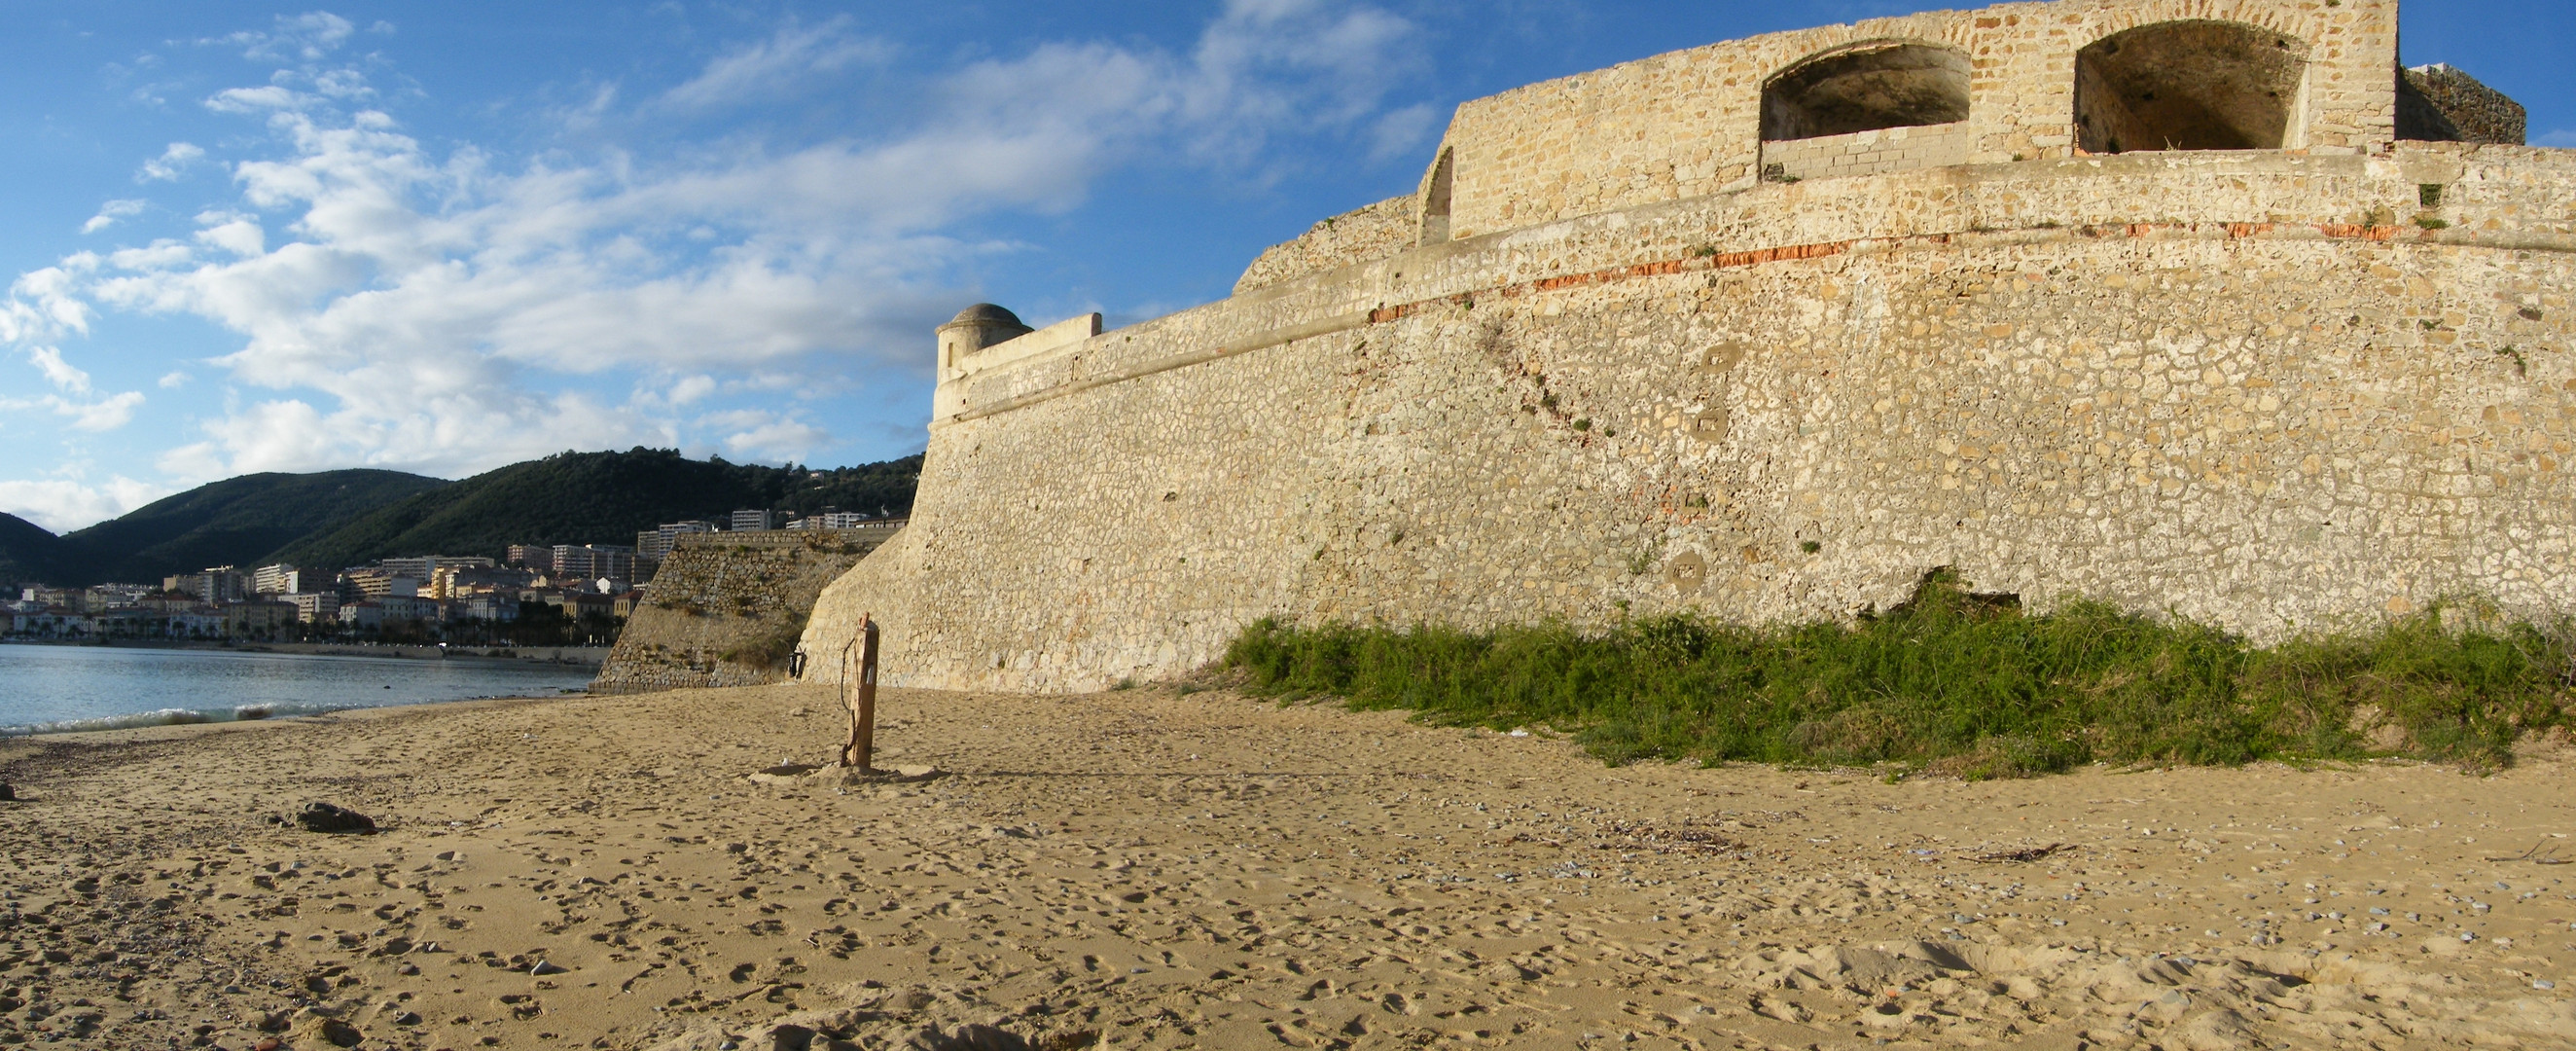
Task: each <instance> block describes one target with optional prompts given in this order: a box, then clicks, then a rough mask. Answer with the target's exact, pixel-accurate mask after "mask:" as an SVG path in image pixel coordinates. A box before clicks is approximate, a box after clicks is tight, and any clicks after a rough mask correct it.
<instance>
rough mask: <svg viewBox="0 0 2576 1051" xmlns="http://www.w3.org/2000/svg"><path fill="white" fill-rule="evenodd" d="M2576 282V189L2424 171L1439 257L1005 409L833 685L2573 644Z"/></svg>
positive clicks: (2466, 160) (1152, 336)
mask: <svg viewBox="0 0 2576 1051" xmlns="http://www.w3.org/2000/svg"><path fill="white" fill-rule="evenodd" d="M2427 187H2433V188H2434V189H2433V190H2431V191H2428V190H2427ZM2427 200H2438V201H2439V204H2438V205H2437V206H2430V207H2428V206H2427V205H2426V204H2425V202H2426V201H2427ZM2571 249H2576V158H2572V157H2571V156H2570V155H2569V154H2567V153H2566V152H2564V151H2555V150H2542V149H2527V148H2515V147H2499V146H2485V147H2468V146H2457V145H2414V144H2401V145H2399V146H2397V147H2395V148H2393V149H2392V150H2390V151H2389V152H2388V153H2386V154H2385V155H2381V156H2352V155H2346V156H2298V155H2291V154H2287V153H2283V152H2278V151H2253V152H2223V153H2157V154H2133V155H2127V156H2120V157H2094V158H2082V159H2068V160H2060V161H2046V162H2022V163H2005V164H1995V165H1975V166H1966V167H1955V168H1946V169H1932V170H1917V171H1907V172H1901V173H1894V174H1885V175H1876V176H1863V177H1854V178H1843V179H1833V180H1824V181H1811V182H1800V183H1794V184H1779V183H1771V184H1762V183H1755V184H1751V185H1749V186H1748V187H1746V188H1744V189H1741V190H1736V191H1731V192H1728V193H1722V194H1713V195H1710V196H1707V197H1703V198H1699V199H1695V200H1686V201H1677V202H1671V203H1665V204H1656V205H1649V206H1642V207H1635V208H1630V209H1626V210H1622V211H1619V212H1614V213H1609V214H1604V215H1593V216H1586V217H1581V218H1577V219H1572V220H1565V221H1560V222H1554V223H1548V224H1544V225H1540V226H1536V227H1531V228H1527V229H1520V230H1513V231H1509V232H1505V233H1498V234H1492V235H1487V236H1483V237H1474V238H1469V239H1466V240H1461V241H1452V242H1448V243H1441V244H1434V245H1430V246H1427V247H1423V248H1418V249H1414V250H1411V251H1406V252H1402V253H1399V254H1396V255H1393V256H1390V257H1388V258H1385V259H1380V260H1375V261H1370V262H1364V263H1359V264H1356V265H1352V266H1347V267H1344V268H1342V269H1341V270H1338V271H1334V272H1331V273H1325V274H1318V275H1311V276H1308V277H1304V278H1298V279H1295V280H1290V281H1285V282H1282V283H1279V284H1275V285H1272V286H1268V287H1265V288H1261V289H1257V290H1253V291H1250V292H1247V293H1245V294H1243V295H1239V296H1237V297H1235V298H1232V299H1229V300H1226V301H1224V302H1220V303H1212V304H1209V305H1207V306H1204V307H1199V308H1194V309H1192V310H1187V311H1183V312H1181V313H1178V314H1175V315H1172V316H1169V317H1166V318H1162V319H1158V320H1156V321H1152V322H1147V323H1144V324H1141V325H1137V326H1133V327H1131V328H1127V329H1121V330H1117V331H1112V332H1108V333H1104V334H1102V335H1100V336H1097V337H1094V338H1092V339H1089V340H1085V341H1082V342H1081V343H1079V344H1075V345H1070V346H1067V347H1064V348H1062V349H1061V350H1060V351H1058V352H1055V353H1052V354H1049V355H1041V356H1036V357H1031V358H1028V359H1024V360H1022V361H1020V362H1018V363H1016V364H1015V365H1014V366H1013V367H1011V368H1009V369H1006V370H996V371H992V372H987V373H983V374H979V375H978V376H977V377H976V378H975V379H974V381H973V382H972V383H971V384H968V385H967V386H966V388H965V389H963V390H961V391H959V392H957V404H958V405H959V408H958V409H957V411H955V412H953V413H950V414H947V415H945V416H943V417H942V418H941V419H940V420H938V421H937V422H936V423H935V424H934V427H933V430H932V434H931V442H930V453H929V458H928V462H927V465H926V467H925V470H924V474H923V478H922V488H921V495H920V497H919V500H918V502H917V504H916V507H915V510H914V518H913V524H914V528H911V529H908V530H906V531H905V532H904V533H903V534H902V535H901V536H900V537H898V538H897V539H896V540H894V541H893V542H890V543H889V544H888V545H886V547H885V548H883V549H882V550H881V551H879V552H878V553H877V554H875V555H873V556H871V557H869V558H868V559H867V560H866V561H864V562H863V563H861V564H860V565H859V566H857V567H856V568H855V569H854V570H853V571H852V572H851V573H849V574H848V575H847V576H844V577H843V578H841V579H840V580H838V581H836V582H835V583H834V584H833V585H832V586H831V587H830V588H829V589H827V590H826V592H825V593H824V595H823V597H822V600H821V602H820V603H819V605H818V607H817V610H816V613H815V617H814V621H813V623H812V625H811V626H810V628H809V629H808V632H807V636H806V642H807V645H808V646H809V647H811V648H813V649H815V650H816V651H817V652H821V651H826V650H832V649H835V648H837V647H838V646H839V645H840V644H841V643H842V642H843V641H846V638H847V636H848V634H849V632H850V630H851V629H852V627H853V626H854V624H855V621H856V618H857V615H858V613H859V612H860V611H861V610H869V611H873V612H874V613H875V614H876V615H877V616H878V618H879V619H880V621H881V622H882V623H884V624H885V625H886V635H885V639H886V645H887V654H886V669H887V670H886V677H887V680H888V681H889V682H896V683H903V684H910V685H932V686H946V687H956V688H966V687H1000V688H1017V689H1083V688H1096V687H1099V686H1103V685H1106V684H1109V683H1112V682H1115V681H1117V680H1119V679H1122V678H1129V677H1151V676H1156V675H1162V674H1169V673H1173V672H1177V671H1180V670H1183V669H1186V668H1188V667H1191V666H1194V665H1197V664H1200V663H1203V662H1205V661H1208V660H1211V659H1213V658H1214V657H1216V656H1218V655H1219V654H1220V653H1221V652H1222V648H1223V646H1224V644H1225V642H1226V641H1227V640H1228V639H1230V638H1231V637H1232V636H1233V635H1234V634H1235V633H1236V632H1237V631H1238V630H1240V628H1241V627H1242V626H1243V625H1244V624H1246V623H1248V622H1249V621H1251V620H1253V619H1255V618H1258V617H1263V616H1281V617H1287V618H1291V619H1300V620H1341V621H1370V620H1377V621H1384V622H1388V623H1394V624H1409V623H1418V622H1426V621H1436V622H1441V623H1448V624H1455V625H1461V626H1467V627H1478V626H1487V625H1494V624H1502V623H1528V622H1534V621H1539V620H1546V619H1555V620H1561V621H1564V622H1567V623H1570V624H1573V625H1575V626H1578V627H1583V628H1597V627H1600V626H1604V625H1607V624H1610V623H1613V622H1615V621H1617V620H1619V619H1620V618H1623V617H1634V616H1648V615H1654V614H1659V613H1668V612H1681V611H1695V612H1699V613H1703V614H1706V615H1711V616H1716V617H1721V618H1725V619H1729V620H1736V621H1747V622H1764V621H1779V620H1806V619H1813V618H1833V617H1847V616H1850V615H1852V614H1854V613H1855V612H1858V611H1861V610H1865V609H1869V608H1873V607H1876V608H1885V607H1886V606H1888V605H1890V604H1892V603H1894V602H1897V601H1900V600H1902V598H1903V597H1904V596H1905V595H1906V594H1907V593H1908V592H1909V590H1910V588H1911V587H1912V586H1913V585H1914V583H1915V582H1916V581H1917V580H1919V579H1920V578H1921V577H1922V575H1923V574H1924V573H1925V572H1926V571H1928V570H1930V569H1933V568H1935V567H1941V566H1952V567H1956V568H1957V569H1958V570H1959V571H1960V572H1961V573H1962V574H1963V575H1964V576H1965V577H1967V578H1968V579H1969V580H1971V581H1972V582H1974V583H1975V585H1976V586H1978V587H1979V588H1982V589H1989V590H1998V591H2009V592H2015V593H2018V594H2020V595H2022V596H2023V597H2024V599H2025V600H2026V601H2028V602H2030V603H2031V604H2032V605H2033V606H2034V607H2037V608H2047V607H2048V606H2049V605H2051V604H2052V603H2054V602H2056V601H2058V600H2060V599H2063V598H2068V597H2076V596H2081V597H2089V598H2099V599H2104V600H2108V601H2111V602H2115V603H2118V604H2120V605H2122V606H2125V607H2129V608H2135V609H2147V610H2169V611H2171V612H2173V613H2176V614H2180V615H2185V616H2190V617H2194V618H2199V619H2202V620H2206V621H2210V622H2214V623H2218V624H2222V625H2226V626H2228V627H2230V628H2233V629H2236V630H2240V631H2244V632H2247V633H2249V634H2252V635H2254V636H2256V637H2258V638H2273V637H2279V636H2281V635H2284V634H2288V633H2292V632H2297V631H2301V630H2307V629H2312V628H2321V627H2330V626H2337V625H2343V624H2353V623H2361V622H2366V621H2368V620H2369V619H2371V618H2376V617H2380V616H2385V615H2387V614H2389V613H2391V612H2403V611H2407V610H2411V609H2417V608H2421V607H2422V606H2423V605H2424V604H2426V603H2429V602H2432V601H2435V600H2437V599H2439V598H2442V597H2444V596H2455V595H2476V596H2481V597H2485V598H2489V599H2492V600H2494V601H2496V602H2498V603H2499V604H2500V605H2501V606H2502V607H2503V608H2504V609H2505V610H2507V611H2508V612H2510V613H2513V614H2516V615H2522V616H2532V617H2549V616H2556V615H2561V614H2567V613H2576V563H2571V562H2570V561H2569V556H2570V554H2571V551H2570V546H2571V539H2576V484H2571V480H2570V474H2569V471H2568V470H2567V468H2566V464H2567V463H2568V460H2569V458H2570V457H2571V455H2576V362H2571V361H2570V360H2569V358H2568V356H2567V347H2568V343H2569V338H2570V336H2571V334H2576V327H2571V318H2570V315H2569V313H2568V311H2569V309H2570V304H2569V303H2568V302H2567V300H2568V295H2569V291H2570V289H2571V287H2576V270H2571V262H2570V261H2571V258H2576V257H2571V256H2570V255H2569V252H2570V250H2571ZM826 674H827V675H828V670H826Z"/></svg>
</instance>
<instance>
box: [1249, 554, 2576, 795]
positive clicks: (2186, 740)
mask: <svg viewBox="0 0 2576 1051" xmlns="http://www.w3.org/2000/svg"><path fill="white" fill-rule="evenodd" d="M2471 620H2474V618H2470V617H2466V616H2463V615H2462V610H2460V609H2459V608H2456V607H2453V608H2447V609H2435V610H2432V611H2428V612H2425V613H2421V614H2417V615H2415V616H2411V617H2407V618H2404V619H2400V620H2396V621H2393V622H2391V623H2389V624H2387V625H2385V626H2383V627H2382V628H2380V629H2378V630H2376V631H2374V632H2370V633H2367V634H2350V635H2331V636H2319V637H2314V638H2306V639H2301V640H2297V641H2293V642H2288V643H2284V644H2282V645H2278V646H2273V647H2267V648H2256V647H2253V646H2250V645H2248V644H2247V643H2246V642H2245V640H2243V639H2241V638H2238V637H2236V636H2234V635H2231V634H2228V633H2226V632H2223V631H2220V630H2218V629H2216V628H2212V627H2209V626H2206V625H2201V624H2197V623H2193V622H2191V621H2187V620H2183V619H2180V618H2174V619H2170V620H2158V619H2154V618H2150V617H2146V616H2142V615H2139V614H2135V613H2128V612H2123V611H2121V610H2119V609H2115V608H2113V607H2111V606H2108V605H2104V604H2101V603H2095V602H2077V603H2072V604H2069V605H2067V606H2065V607H2063V608H2060V609H2058V610H2055V611H2053V612H2049V613H2045V614H2036V615H2032V614H2025V613H2023V612H2022V610H2021V609H2020V607H2019V604H2018V603H2016V602H2014V601H2012V600H2010V599H2008V598H2001V597H1995V596H1984V595H1977V594H1973V593H1970V592H1968V591H1967V590H1965V589H1964V588H1962V587H1961V586H1960V585H1959V582H1958V581H1957V580H1956V578H1955V577H1953V576H1951V575H1949V574H1947V573H1937V574H1934V575H1933V576H1931V577H1929V578H1927V579H1926V580H1925V582H1924V584H1923V587H1922V588H1921V589H1920V590H1919V591H1918V592H1917V594H1916V595H1915V597H1914V599H1913V600H1912V601H1910V602H1907V603H1906V604H1904V605H1903V606H1900V607H1898V608H1896V609H1894V610H1890V611H1888V612H1885V613H1882V614H1878V615H1876V616H1871V617H1865V618H1863V619H1862V620H1860V621H1859V623H1857V624H1854V625H1842V624H1808V625H1800V626H1793V627H1777V628H1752V627H1739V626H1734V625H1726V624H1719V623H1715V622H1711V621H1707V620H1703V619H1699V618H1695V617H1688V616H1673V617H1658V618H1654V619H1650V620H1642V621H1636V622H1632V623H1629V624H1624V625H1621V626H1620V627H1618V628H1616V629H1614V630H1612V631H1610V632H1609V633H1607V634H1604V635H1600V636H1583V635H1579V634H1576V633H1575V632H1573V631H1571V630H1569V629H1567V628H1565V627H1563V626H1542V627H1529V628H1502V629H1497V630H1494V631H1491V632H1464V631H1457V630H1452V629H1447V628H1439V627H1416V628H1410V629H1403V630H1397V629H1391V628H1383V627H1369V628H1357V627H1349V626H1320V627H1297V626H1291V625H1285V624H1281V623H1279V622H1277V621H1275V620H1263V621H1260V622H1258V623H1255V624H1253V625H1252V626H1250V627H1249V628H1247V629H1245V631H1244V633H1243V634H1242V635H1241V636H1240V637H1238V638H1237V639H1236V640H1235V641H1234V643H1233V645H1232V646H1231V647H1230V648H1229V649H1228V651H1227V654H1226V659H1225V663H1226V664H1227V665H1228V666H1230V667H1233V668H1237V669H1240V670H1241V671H1242V672H1243V673H1244V674H1245V675H1246V677H1247V678H1248V680H1249V683H1248V686H1249V688H1250V690H1251V691H1252V692H1254V693H1256V694H1261V695H1266V696H1271V697H1278V698H1282V699H1302V698H1308V697H1317V696H1331V697H1340V698H1344V699H1346V700H1347V701H1348V703H1349V704H1350V705H1351V706H1352V707H1354V708H1363V709H1372V708H1394V709H1409V710H1413V711H1416V712H1418V713H1419V715H1420V717H1421V718H1423V719H1425V720H1427V721H1431V722H1437V723H1444V724H1451V725H1483V726H1491V727H1495V728H1498V729H1499V728H1506V727H1510V726H1522V725H1541V726H1550V727H1555V728H1558V729H1561V730H1565V731H1569V732H1574V733H1577V734H1579V737H1580V740H1581V741H1582V742H1583V743H1584V744H1585V745H1586V746H1588V747H1589V748H1591V750H1592V751H1593V753H1594V754H1596V755H1599V756H1600V757H1602V758H1603V759H1604V760H1607V761H1609V762H1611V763H1614V764H1616V763H1624V762H1629V761H1633V760H1638V759H1648V758H1656V759H1698V760H1702V761H1705V762H1710V763H1716V762H1722V761H1727V760H1748V761H1755V762H1766V763H1797V764H1830V765H1869V764H1879V763H1892V764H1896V765H1897V766H1899V767H1902V768H1913V769H1930V770H1934V771H1938V772H1943V773H1951V774H1956V775H1959V776H1963V777H1968V778H1972V779H1973V778H1986V777H2012V776H2027V775H2032V774H2040V773H2049V772H2056V771H2062V770H2066V769H2069V768H2071V767H2074V766H2077V765H2080V764H2083V763H2088V762H2095V761H2103V762H2110V763H2118V764H2133V763H2150V764H2154V763H2185V764H2222V765H2226V764H2237V763H2244V762H2249V761H2252V760H2257V759H2290V760H2299V759H2357V758H2363V757H2367V756H2372V755H2403V756H2411V757H2416V758H2422V759H2430V760H2436V761H2442V762H2449V763H2456V764H2459V765H2461V766H2463V767H2466V768H2469V769H2472V770H2493V769H2497V768H2500V767H2503V766H2505V765H2508V764H2509V763H2511V762H2512V759H2513V742H2514V740H2515V738H2516V737H2517V736H2519V735H2520V734H2522V733H2525V732H2530V731H2537V730H2543V729H2548V728H2551V727H2558V726H2562V725H2565V723H2566V722H2567V719H2568V713H2569V708H2570V705H2571V691H2570V689H2569V679H2568V673H2569V670H2570V657H2571V655H2576V653H2572V652H2571V646H2570V635H2569V632H2568V631H2566V630H2564V629H2563V628H2562V629H2560V630H2542V629H2540V628H2536V627H2533V626H2531V625H2528V624H2511V625H2502V626H2497V625H2492V624H2485V623H2470V624H2461V623H2458V622H2462V621H2471Z"/></svg>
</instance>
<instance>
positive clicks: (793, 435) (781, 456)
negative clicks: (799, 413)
mask: <svg viewBox="0 0 2576 1051" xmlns="http://www.w3.org/2000/svg"><path fill="white" fill-rule="evenodd" d="M698 422H699V423H700V424H701V425H704V426H708V427H711V428H713V429H716V430H721V431H726V432H728V433H726V434H725V436H724V447H725V451H727V452H730V453H733V454H734V455H735V456H738V457H747V458H751V459H759V460H802V459H804V458H806V457H807V456H808V455H810V454H812V453H813V451H814V450H816V449H818V448H821V447H823V446H824V445H826V444H828V443H829V442H830V441H831V439H832V435H831V432H829V431H826V430H824V429H823V428H821V427H817V426H814V425H813V424H811V423H808V422H806V421H804V420H802V419H799V418H797V417H795V416H793V415H780V414H777V413H772V412H767V411H764V410H760V409H740V410H735V411H732V412H721V413H712V414H709V415H707V416H705V417H702V418H701V419H700V420H699V421H698Z"/></svg>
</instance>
